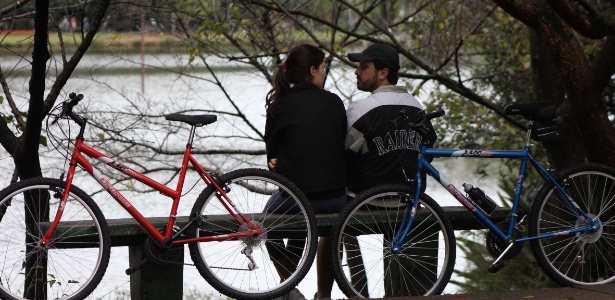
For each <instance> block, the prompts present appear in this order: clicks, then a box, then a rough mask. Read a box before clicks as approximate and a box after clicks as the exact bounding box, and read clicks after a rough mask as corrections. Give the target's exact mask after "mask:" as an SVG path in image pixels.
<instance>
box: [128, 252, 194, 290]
mask: <svg viewBox="0 0 615 300" xmlns="http://www.w3.org/2000/svg"><path fill="white" fill-rule="evenodd" d="M143 244H144V243H141V245H136V246H129V247H128V249H129V250H128V251H129V263H130V266H136V265H138V264H140V263H141V262H142V261H143V259H144V258H145V257H146V254H145V252H144V247H143ZM182 250H183V247H182ZM174 262H175V263H169V264H164V265H162V264H157V263H155V262H152V261H147V262H146V263H145V264H143V265H142V266H141V269H140V270H138V271H136V272H134V273H132V274H130V299H132V300H150V299H151V300H158V299H165V300H182V298H183V286H184V265H183V263H184V252H183V251H182V252H181V255H180V257H179V258H178V259H177V260H175V261H174Z"/></svg>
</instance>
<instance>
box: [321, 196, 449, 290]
mask: <svg viewBox="0 0 615 300" xmlns="http://www.w3.org/2000/svg"><path fill="white" fill-rule="evenodd" d="M413 197H414V192H412V191H411V189H410V188H409V187H408V186H405V185H383V186H378V187H374V188H371V189H368V190H366V191H365V192H363V193H361V194H359V195H357V197H356V198H355V199H354V200H353V201H351V202H350V203H349V204H347V205H346V207H345V208H344V210H342V212H341V213H340V214H339V215H338V218H337V220H336V221H335V225H334V227H333V237H332V239H331V257H332V264H333V271H334V273H335V277H336V281H337V283H338V285H339V287H340V289H341V290H342V291H343V292H344V293H345V294H346V296H348V298H351V297H356V296H359V297H364V298H384V297H407V296H426V295H434V294H439V293H441V292H442V290H443V289H444V287H445V286H446V284H447V283H448V281H449V279H450V277H451V274H452V272H453V267H454V265H455V251H456V245H455V236H454V233H453V227H452V225H451V223H450V221H449V220H448V219H447V218H446V217H445V215H444V212H443V210H442V208H441V207H440V206H439V205H438V204H437V203H436V202H435V201H434V200H433V199H431V198H430V197H429V196H427V195H426V194H421V196H420V198H419V206H418V209H417V210H416V213H415V215H414V221H413V223H412V227H411V228H410V230H409V231H408V234H407V235H406V236H405V237H403V243H402V246H401V249H399V250H398V251H395V250H394V249H393V248H394V246H393V245H392V239H393V237H394V236H395V235H396V234H397V233H398V232H399V231H401V230H403V228H400V225H401V222H402V219H403V217H404V214H405V213H406V211H405V210H406V206H409V209H411V208H412V202H413V201H412V198H413ZM408 216H409V213H408Z"/></svg>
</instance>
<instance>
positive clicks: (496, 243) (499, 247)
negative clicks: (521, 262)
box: [485, 221, 523, 260]
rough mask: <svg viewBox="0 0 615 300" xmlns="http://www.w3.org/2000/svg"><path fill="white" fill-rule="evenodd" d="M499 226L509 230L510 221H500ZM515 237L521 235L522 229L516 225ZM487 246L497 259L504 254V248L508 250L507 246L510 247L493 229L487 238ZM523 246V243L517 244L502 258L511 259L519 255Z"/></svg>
mask: <svg viewBox="0 0 615 300" xmlns="http://www.w3.org/2000/svg"><path fill="white" fill-rule="evenodd" d="M497 226H498V228H500V229H502V230H504V231H507V230H508V221H504V222H500V223H498V224H497ZM514 236H515V237H518V236H521V231H520V230H519V229H518V228H517V227H515V233H514ZM485 246H486V247H487V251H488V252H489V254H490V255H491V256H492V257H493V258H495V259H497V258H498V257H500V255H502V253H503V252H504V250H506V247H508V244H506V243H504V242H502V241H500V240H499V239H498V237H497V236H496V235H495V234H494V233H493V232H491V231H489V233H488V234H487V239H486V240H485ZM522 248H523V245H521V244H515V245H514V246H513V247H512V249H510V250H509V251H508V252H506V255H504V257H503V258H502V259H504V260H511V259H513V258H515V257H517V255H519V253H521V249H522Z"/></svg>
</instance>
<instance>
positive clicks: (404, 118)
mask: <svg viewBox="0 0 615 300" xmlns="http://www.w3.org/2000/svg"><path fill="white" fill-rule="evenodd" d="M445 114H446V112H445V111H444V109H442V108H441V107H440V108H438V109H436V110H435V111H432V112H430V113H425V111H424V110H422V111H420V112H419V113H418V114H417V115H416V118H415V119H414V120H410V117H408V115H407V114H406V110H405V109H402V110H401V111H400V112H399V115H400V116H399V117H397V118H395V119H393V120H391V123H393V124H395V125H398V124H400V123H404V122H405V123H406V124H408V125H410V127H411V128H414V127H421V126H424V125H425V123H426V122H429V121H431V120H432V119H435V118H438V117H442V116H444V115H445Z"/></svg>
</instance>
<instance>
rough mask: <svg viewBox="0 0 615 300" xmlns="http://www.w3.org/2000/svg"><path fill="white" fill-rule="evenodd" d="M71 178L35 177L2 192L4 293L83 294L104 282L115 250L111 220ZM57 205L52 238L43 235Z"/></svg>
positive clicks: (0, 294)
mask: <svg viewBox="0 0 615 300" xmlns="http://www.w3.org/2000/svg"><path fill="white" fill-rule="evenodd" d="M65 186H66V183H65V182H63V181H60V180H57V179H51V178H34V179H29V180H24V181H21V182H18V183H15V184H12V185H10V186H8V187H7V188H5V189H4V190H2V191H1V192H0V258H1V259H0V260H1V262H0V279H1V280H0V298H1V299H84V298H85V297H87V296H88V295H89V294H90V293H91V292H92V291H93V290H94V288H96V286H97V285H98V284H99V283H100V280H101V279H102V276H103V274H104V273H105V270H106V269H107V265H108V263H109V255H110V252H111V248H110V247H111V244H110V241H109V235H108V231H107V222H106V221H105V219H104V217H103V215H102V212H101V211H100V209H99V208H98V206H96V204H95V203H94V201H93V200H92V199H91V198H90V197H89V196H88V195H87V194H86V193H84V192H83V191H81V190H80V189H78V188H76V187H74V186H73V187H71V191H70V193H69V196H68V200H67V202H66V205H65V206H64V207H59V206H60V196H61V194H62V191H64V187H65ZM58 209H60V210H62V211H63V213H62V219H61V221H60V224H59V225H58V227H57V228H56V230H55V232H54V234H53V235H52V237H51V239H50V240H49V244H48V245H46V246H43V245H41V244H40V240H41V238H42V237H43V235H45V233H46V232H47V229H48V228H49V225H50V220H54V218H55V216H56V214H57V213H58Z"/></svg>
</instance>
